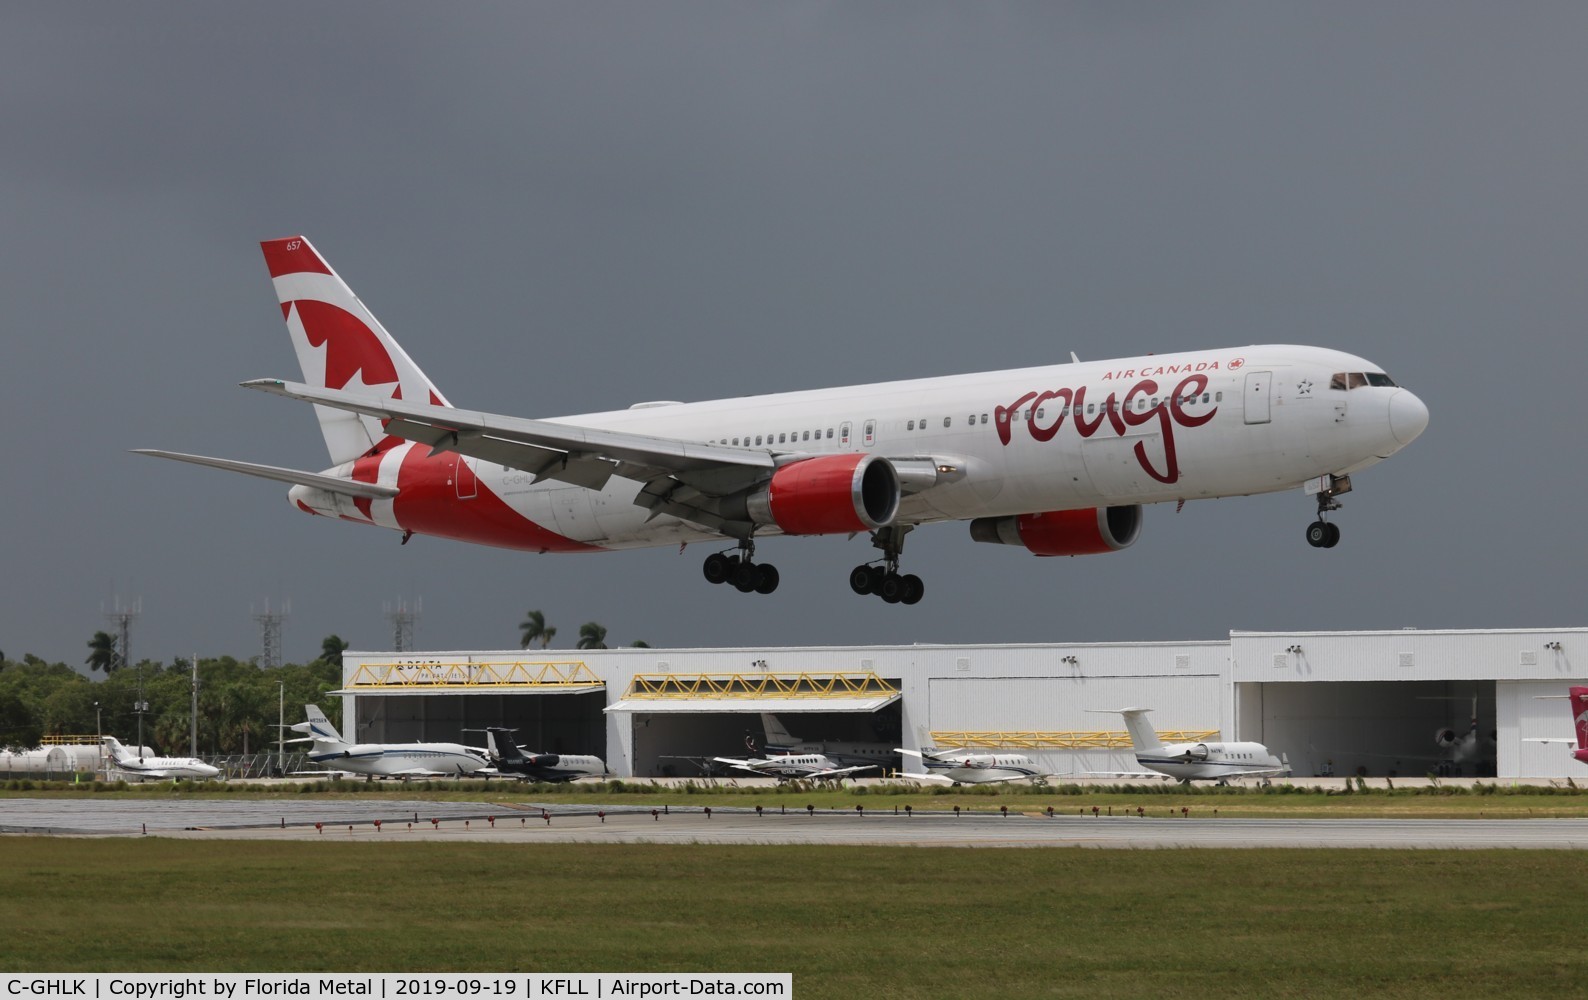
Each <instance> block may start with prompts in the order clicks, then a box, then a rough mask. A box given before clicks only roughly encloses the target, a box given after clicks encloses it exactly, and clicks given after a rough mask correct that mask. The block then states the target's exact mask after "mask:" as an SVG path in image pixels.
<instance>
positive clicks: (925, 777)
mask: <svg viewBox="0 0 1588 1000" xmlns="http://www.w3.org/2000/svg"><path fill="white" fill-rule="evenodd" d="M898 777H900V778H902V779H904V780H906V781H936V782H940V783H941V784H944V785H955V784H958V782H956V781H955V780H954V779H953V778H945V777H944V776H943V775H941V774H932V773H931V772H930V771H928V772H926V773H925V774H917V773H915V772H914V771H901V772H899V774H898Z"/></svg>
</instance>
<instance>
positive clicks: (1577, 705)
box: [1570, 687, 1588, 750]
mask: <svg viewBox="0 0 1588 1000" xmlns="http://www.w3.org/2000/svg"><path fill="white" fill-rule="evenodd" d="M1570 693H1571V717H1572V724H1573V726H1574V727H1575V728H1576V730H1577V749H1578V750H1588V687H1574V688H1572V689H1571V692H1570Z"/></svg>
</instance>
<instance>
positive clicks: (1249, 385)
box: [1246, 372, 1274, 424]
mask: <svg viewBox="0 0 1588 1000" xmlns="http://www.w3.org/2000/svg"><path fill="white" fill-rule="evenodd" d="M1273 387H1274V373H1273V372H1247V373H1246V422H1247V423H1249V424H1266V423H1268V421H1269V419H1270V416H1269V406H1270V404H1271V402H1272V396H1273V391H1272V390H1273Z"/></svg>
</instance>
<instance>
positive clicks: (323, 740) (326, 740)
mask: <svg viewBox="0 0 1588 1000" xmlns="http://www.w3.org/2000/svg"><path fill="white" fill-rule="evenodd" d="M303 710H304V714H305V717H306V718H307V720H308V721H306V722H300V723H298V724H297V725H295V726H293V727H292V730H293V732H297V733H308V735H307V736H305V737H303V738H302V739H296V740H287V742H288V743H312V744H313V746H312V747H311V748H310V750H309V753H308V758H309V760H310V762H312V763H315V764H319V765H320V766H322V767H325V768H328V769H330V770H333V771H349V772H351V773H353V774H366V775H371V776H378V777H383V778H442V777H445V778H456V777H461V776H463V775H466V774H473V773H474V772H475V771H478V770H481V769H482V768H484V767H485V766H486V764H487V762H486V759H485V753H484V751H483V750H477V749H475V748H473V747H466V746H461V745H459V744H457V743H349V742H347V741H346V740H344V739H342V734H341V733H338V732H337V731H336V727H335V726H333V725H331V720H330V719H327V718H326V717H325V713H324V712H322V711H320V707H319V706H318V705H305V706H303Z"/></svg>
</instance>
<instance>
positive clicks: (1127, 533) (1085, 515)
mask: <svg viewBox="0 0 1588 1000" xmlns="http://www.w3.org/2000/svg"><path fill="white" fill-rule="evenodd" d="M1140 536H1141V505H1140V504H1132V505H1130V506H1126V507H1088V508H1086V509H1085V510H1055V511H1045V512H1043V513H1040V514H1017V515H1014V516H1013V517H978V518H976V519H975V520H974V521H972V522H970V537H971V538H973V539H974V540H976V541H978V542H996V543H998V544H1000V545H1024V546H1025V547H1026V548H1028V549H1030V550H1031V551H1032V552H1034V553H1036V554H1037V555H1039V556H1085V555H1091V554H1093V553H1096V552H1117V551H1119V550H1120V549H1123V548H1125V547H1126V546H1128V545H1133V544H1134V543H1135V541H1136V539H1137V538H1139V537H1140Z"/></svg>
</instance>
